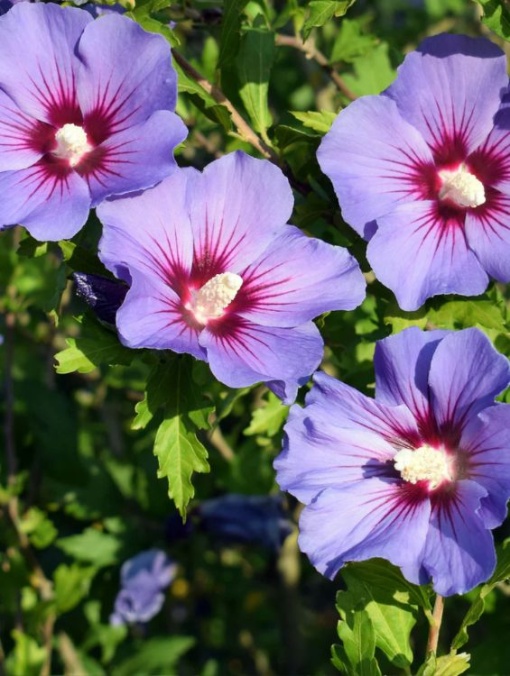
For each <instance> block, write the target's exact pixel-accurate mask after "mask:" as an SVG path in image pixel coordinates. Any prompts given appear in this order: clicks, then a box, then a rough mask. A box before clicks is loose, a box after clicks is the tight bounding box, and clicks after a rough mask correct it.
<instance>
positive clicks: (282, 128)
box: [274, 124, 321, 150]
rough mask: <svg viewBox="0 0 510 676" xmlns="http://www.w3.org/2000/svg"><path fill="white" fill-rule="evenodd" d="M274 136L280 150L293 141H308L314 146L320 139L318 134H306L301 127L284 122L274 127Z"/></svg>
mask: <svg viewBox="0 0 510 676" xmlns="http://www.w3.org/2000/svg"><path fill="white" fill-rule="evenodd" d="M274 136H275V138H276V143H277V144H278V147H279V148H280V150H285V149H286V148H287V147H288V146H291V145H292V144H294V143H307V144H308V143H309V144H311V145H313V146H314V147H317V146H318V145H319V142H320V140H321V137H320V136H319V135H318V134H307V133H306V132H305V131H303V130H302V129H296V128H295V127H289V126H288V125H285V124H280V125H278V126H277V127H275V130H274Z"/></svg>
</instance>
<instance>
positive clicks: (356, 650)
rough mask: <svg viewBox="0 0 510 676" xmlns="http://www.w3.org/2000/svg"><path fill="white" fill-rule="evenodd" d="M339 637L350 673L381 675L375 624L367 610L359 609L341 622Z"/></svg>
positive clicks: (367, 675)
mask: <svg viewBox="0 0 510 676" xmlns="http://www.w3.org/2000/svg"><path fill="white" fill-rule="evenodd" d="M350 625H352V626H350ZM338 637H339V638H340V639H341V641H342V648H343V651H344V655H345V658H346V661H347V665H348V672H349V673H350V674H353V675H355V676H380V674H381V671H380V669H379V666H378V664H377V661H376V659H375V645H376V643H375V632H374V626H373V624H372V621H371V619H370V617H369V615H368V613H367V612H366V611H365V610H358V611H357V612H355V613H354V614H351V616H350V617H349V619H346V620H344V621H341V622H339V623H338Z"/></svg>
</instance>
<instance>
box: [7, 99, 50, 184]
mask: <svg viewBox="0 0 510 676" xmlns="http://www.w3.org/2000/svg"><path fill="white" fill-rule="evenodd" d="M44 127H46V125H44V124H43V123H40V122H38V121H37V120H34V119H33V118H32V117H30V116H29V115H25V113H24V112H23V111H22V110H20V108H19V107H18V105H17V104H16V103H15V102H14V101H13V100H12V99H11V98H10V97H9V96H7V94H5V93H4V92H3V91H2V90H0V171H13V170H16V169H26V168H27V167H30V166H31V165H32V164H35V163H36V162H37V161H38V160H39V159H40V158H41V157H42V155H43V152H44V148H43V145H42V144H41V145H39V147H37V137H38V135H39V134H40V133H41V132H42V129H43V128H44Z"/></svg>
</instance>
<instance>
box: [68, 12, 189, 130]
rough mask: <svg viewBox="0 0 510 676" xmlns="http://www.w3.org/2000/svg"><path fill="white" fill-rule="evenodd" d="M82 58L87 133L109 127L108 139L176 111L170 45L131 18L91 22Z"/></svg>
mask: <svg viewBox="0 0 510 676" xmlns="http://www.w3.org/2000/svg"><path fill="white" fill-rule="evenodd" d="M83 13H85V12H83ZM78 56H79V58H80V59H81V61H82V66H81V67H80V68H79V70H78V79H77V82H78V85H77V88H78V99H79V102H80V108H81V110H82V112H83V116H84V119H85V125H86V126H87V128H91V127H92V128H93V127H94V125H95V124H96V123H98V124H100V126H101V127H102V126H103V125H104V124H105V123H106V124H107V128H108V135H109V134H112V133H117V132H121V131H123V130H125V129H127V128H129V127H133V126H134V125H136V124H139V123H141V122H144V121H145V120H146V119H147V118H148V117H150V116H151V115H152V113H153V112H155V111H156V110H163V109H164V110H174V109H175V102H176V98H177V77H176V73H175V70H174V69H173V67H172V64H171V56H170V46H169V45H168V43H167V42H166V40H165V39H164V38H163V37H162V36H160V35H155V34H153V33H147V32H146V31H144V30H143V29H142V28H141V27H140V26H139V25H138V24H137V23H135V22H134V21H132V20H131V19H128V18H127V17H123V16H118V15H113V14H112V15H108V16H105V17H102V18H101V20H100V21H94V22H93V23H91V24H90V25H89V26H87V28H86V30H85V31H84V32H83V36H82V37H81V39H80V42H79V45H78Z"/></svg>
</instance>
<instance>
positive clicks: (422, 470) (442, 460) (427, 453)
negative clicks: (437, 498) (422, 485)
mask: <svg viewBox="0 0 510 676" xmlns="http://www.w3.org/2000/svg"><path fill="white" fill-rule="evenodd" d="M393 460H394V462H395V469H396V470H398V471H399V472H400V476H401V477H402V479H404V481H408V482H409V483H411V484H416V483H418V481H428V482H429V488H437V487H438V486H439V485H440V484H441V483H443V482H444V481H451V480H452V476H451V473H450V465H449V462H448V458H447V456H446V453H444V452H443V451H440V450H438V449H435V448H432V446H428V445H427V444H425V445H424V446H420V447H419V448H416V449H414V450H412V449H409V448H403V449H401V450H400V451H398V452H397V454H396V455H395V457H394V458H393Z"/></svg>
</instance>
